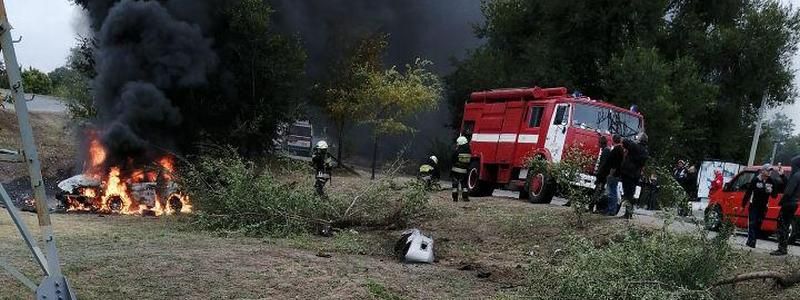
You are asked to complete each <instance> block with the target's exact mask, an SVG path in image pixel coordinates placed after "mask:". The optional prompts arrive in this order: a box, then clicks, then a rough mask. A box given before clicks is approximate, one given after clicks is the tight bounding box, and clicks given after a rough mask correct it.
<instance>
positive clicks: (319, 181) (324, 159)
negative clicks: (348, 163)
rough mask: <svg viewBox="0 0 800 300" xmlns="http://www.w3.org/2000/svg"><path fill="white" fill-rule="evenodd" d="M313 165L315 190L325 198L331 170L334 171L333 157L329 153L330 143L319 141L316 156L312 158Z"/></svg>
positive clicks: (315, 149)
mask: <svg viewBox="0 0 800 300" xmlns="http://www.w3.org/2000/svg"><path fill="white" fill-rule="evenodd" d="M311 164H312V165H313V166H314V172H315V174H316V182H315V183H314V189H315V190H316V191H317V195H320V196H325V191H324V190H323V189H324V188H325V184H327V183H328V181H330V180H331V170H332V169H333V157H332V156H331V155H330V153H328V143H327V142H325V141H319V142H318V143H317V146H316V147H314V155H313V156H312V157H311Z"/></svg>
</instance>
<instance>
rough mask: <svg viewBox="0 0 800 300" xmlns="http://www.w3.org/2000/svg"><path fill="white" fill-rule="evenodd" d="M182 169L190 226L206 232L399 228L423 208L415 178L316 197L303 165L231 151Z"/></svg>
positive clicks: (353, 186)
mask: <svg viewBox="0 0 800 300" xmlns="http://www.w3.org/2000/svg"><path fill="white" fill-rule="evenodd" d="M185 169H187V170H188V171H187V172H185V173H184V174H183V176H182V180H181V181H182V184H183V186H184V187H185V188H186V189H187V190H188V193H189V194H190V196H191V197H192V199H193V203H194V208H195V210H196V213H195V216H194V224H195V225H197V226H199V227H200V228H202V229H206V230H213V231H222V232H237V233H243V234H245V235H250V236H266V235H271V236H275V235H277V236H285V235H289V234H295V233H305V232H312V231H314V230H315V229H318V228H319V227H320V226H326V225H331V226H333V227H334V228H345V227H351V226H370V227H376V226H388V227H404V226H406V225H407V224H408V223H409V222H410V221H411V220H412V219H414V218H417V217H419V216H421V215H422V212H423V211H425V210H426V208H427V201H428V197H427V194H426V192H425V189H424V187H423V186H422V185H420V184H419V183H416V182H411V183H407V184H404V185H399V184H398V183H396V181H395V180H394V178H393V177H392V176H384V178H385V179H381V180H378V181H374V182H372V183H371V184H369V185H366V186H365V185H364V184H363V182H356V183H353V184H349V185H347V184H345V185H344V187H342V188H341V191H339V190H337V191H333V192H329V196H328V197H319V196H317V195H316V194H315V193H314V189H313V180H314V179H313V176H312V175H311V174H313V172H312V171H311V169H310V167H309V166H308V165H306V164H304V163H298V162H293V161H278V162H276V163H272V164H270V165H268V166H267V167H263V168H259V167H258V166H257V165H256V164H254V163H252V162H249V161H246V160H244V159H242V158H241V157H239V156H238V155H237V154H236V151H235V150H232V149H224V150H216V151H207V153H206V154H204V155H201V156H200V157H198V158H197V160H196V162H195V163H193V164H190V166H189V167H188V168H185ZM398 169H399V168H398ZM388 172H389V175H392V174H394V173H392V172H393V171H392V170H389V171H388ZM336 179H337V178H334V180H336ZM337 185H339V184H337ZM330 190H331V189H330V188H329V191H330Z"/></svg>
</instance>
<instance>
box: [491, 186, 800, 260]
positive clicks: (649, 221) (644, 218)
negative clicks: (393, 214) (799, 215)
mask: <svg viewBox="0 0 800 300" xmlns="http://www.w3.org/2000/svg"><path fill="white" fill-rule="evenodd" d="M518 195H519V194H518V193H517V192H511V191H504V190H496V191H495V192H494V194H493V195H492V196H493V197H498V198H512V199H519V198H518ZM517 201H519V200H517ZM566 203H567V200H566V199H562V198H555V199H553V202H552V203H550V204H549V205H554V206H563V205H564V204H566ZM703 209H704V207H703V205H701V204H700V203H695V204H694V205H693V209H692V214H693V216H692V217H691V218H682V219H675V220H673V221H672V222H671V223H670V225H669V227H668V228H669V229H670V230H671V231H673V232H692V231H694V230H697V228H698V226H702V224H703ZM659 213H660V212H658V211H648V210H644V209H636V210H635V211H634V217H633V222H636V223H638V224H642V225H649V226H654V227H659V226H663V225H664V223H665V221H666V220H665V218H663V217H661V216H659ZM716 235H717V234H716V233H715V232H710V233H709V236H710V237H714V236H716ZM745 242H747V232H746V231H742V230H737V231H736V233H735V234H734V235H733V236H732V237H731V238H730V244H731V246H733V247H734V248H736V249H741V250H743V251H753V252H757V253H765V254H768V253H769V252H772V251H774V250H775V249H777V248H778V243H777V241H776V240H775V239H774V237H772V238H770V239H769V240H758V243H757V244H756V248H755V249H752V248H749V247H747V246H745ZM788 250H789V255H791V256H798V257H800V247H798V246H789V249H788Z"/></svg>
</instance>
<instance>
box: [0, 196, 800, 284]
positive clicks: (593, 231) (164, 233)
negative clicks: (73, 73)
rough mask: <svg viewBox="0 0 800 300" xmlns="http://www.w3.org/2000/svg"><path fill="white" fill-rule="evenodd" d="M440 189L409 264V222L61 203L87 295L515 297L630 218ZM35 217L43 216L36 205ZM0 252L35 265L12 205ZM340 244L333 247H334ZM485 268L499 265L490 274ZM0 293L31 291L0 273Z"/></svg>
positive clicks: (780, 266)
mask: <svg viewBox="0 0 800 300" xmlns="http://www.w3.org/2000/svg"><path fill="white" fill-rule="evenodd" d="M448 198H449V197H448V195H447V193H446V192H443V193H437V194H433V195H432V196H431V203H432V209H431V213H430V214H429V215H428V219H427V221H422V222H421V223H419V224H416V226H417V227H419V228H421V229H422V230H423V231H424V233H425V234H427V235H430V236H431V237H433V238H434V240H435V250H436V257H437V261H436V262H435V263H434V264H432V265H406V264H402V263H400V262H398V261H397V260H396V259H395V257H394V256H393V254H392V248H393V244H394V242H395V240H396V238H397V237H398V236H399V235H400V232H399V231H388V230H365V229H354V230H348V231H344V232H339V233H338V234H336V235H335V236H334V237H332V238H324V237H318V236H313V235H300V236H295V237H290V238H246V237H237V236H219V235H216V234H212V233H207V232H198V231H193V230H191V229H189V228H187V227H188V225H187V224H188V223H187V222H185V221H186V220H185V217H181V216H174V217H169V218H161V219H156V218H148V217H129V216H104V217H101V216H93V215H68V214H61V215H54V216H53V218H54V224H55V229H56V233H57V237H58V238H59V241H58V242H59V250H60V253H61V256H62V258H63V263H64V265H65V272H66V274H67V276H68V277H69V278H70V280H71V281H72V282H73V283H74V286H75V287H76V289H77V293H78V296H79V297H81V298H82V299H131V298H134V297H135V298H138V299H286V298H296V299H509V298H525V296H530V295H526V294H525V286H529V285H531V284H535V282H531V281H530V280H529V278H530V276H528V275H529V274H530V273H529V272H532V271H533V272H535V270H528V266H529V263H530V262H531V261H532V260H547V259H552V258H553V257H554V256H555V255H554V253H556V250H557V249H560V248H563V247H565V246H566V244H567V243H568V241H569V239H570V237H571V236H583V237H588V238H590V239H592V240H594V241H595V242H596V243H598V244H602V243H604V242H607V241H609V240H610V239H612V238H613V237H614V236H616V235H617V234H619V233H620V232H623V231H625V230H626V228H627V226H628V225H627V223H626V222H625V221H624V220H620V219H616V218H606V217H599V216H591V217H590V219H589V221H590V223H589V224H590V226H589V227H588V228H587V229H582V230H578V229H575V227H574V226H572V224H570V222H569V221H565V220H569V219H571V211H570V210H569V209H568V208H564V207H559V206H554V205H532V204H528V203H524V202H521V201H516V200H511V199H501V198H480V199H475V200H474V201H472V202H470V203H463V202H461V203H453V202H452V201H450V200H449V199H448ZM26 220H27V221H28V222H29V224H30V225H34V224H35V217H34V216H33V215H30V214H26ZM0 253H3V256H5V258H7V259H8V260H9V261H10V262H11V263H12V264H14V265H16V266H18V267H20V268H22V269H23V270H25V271H26V273H27V274H36V273H35V268H34V265H33V263H32V262H31V260H30V258H29V256H28V254H27V252H26V251H25V248H24V246H23V244H22V242H21V240H20V239H19V238H18V237H17V235H16V234H15V232H14V227H13V226H12V224H11V223H10V220H9V219H8V217H7V216H5V215H3V214H0ZM742 254H743V256H742V259H741V262H740V265H741V266H742V267H741V268H740V269H739V270H737V273H738V272H739V271H741V272H746V271H752V270H764V269H772V270H788V269H789V268H790V267H789V266H787V264H789V265H793V266H795V267H796V266H798V265H800V260H798V259H797V258H795V257H790V258H772V257H769V256H768V255H764V254H760V253H747V252H742ZM326 256H330V257H326ZM479 273H490V275H489V277H488V278H479V277H478V274H479ZM736 292H737V295H736V297H735V298H734V299H758V298H764V299H798V297H800V287H795V288H793V289H789V290H784V291H779V290H776V289H774V288H773V287H772V286H771V284H769V283H763V282H760V281H758V282H753V283H748V284H742V285H738V286H737V288H736ZM0 295H3V296H0V298H4V299H6V298H10V299H17V298H19V299H23V298H29V297H28V295H29V294H28V293H27V291H25V289H24V288H23V287H22V286H20V285H19V284H17V283H16V282H15V281H13V280H12V279H11V277H9V276H7V275H6V274H4V273H0Z"/></svg>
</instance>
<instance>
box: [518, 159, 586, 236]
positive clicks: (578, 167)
mask: <svg viewBox="0 0 800 300" xmlns="http://www.w3.org/2000/svg"><path fill="white" fill-rule="evenodd" d="M582 149H583V148H582V147H581V146H578V145H575V146H573V147H570V148H568V149H567V150H566V152H565V153H564V158H563V159H562V160H561V161H560V162H549V161H546V160H544V159H537V158H533V159H530V160H529V161H528V166H529V168H530V169H531V170H546V173H547V174H550V176H551V178H552V180H553V181H554V182H555V184H556V186H558V189H559V192H560V193H561V194H562V195H563V196H564V197H566V198H567V199H568V200H569V201H570V202H571V203H572V205H571V206H572V209H573V212H575V221H576V225H577V226H578V227H583V226H584V225H585V224H584V219H583V215H584V213H585V212H586V209H587V206H588V205H589V203H590V202H591V201H592V199H591V192H590V191H589V190H587V189H586V188H584V187H581V186H576V185H574V184H573V183H575V182H577V181H579V180H580V175H581V174H583V173H587V174H591V173H592V172H591V170H592V169H593V168H594V162H595V158H594V157H593V156H592V155H590V154H588V153H586V152H585V151H583V150H582Z"/></svg>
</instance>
